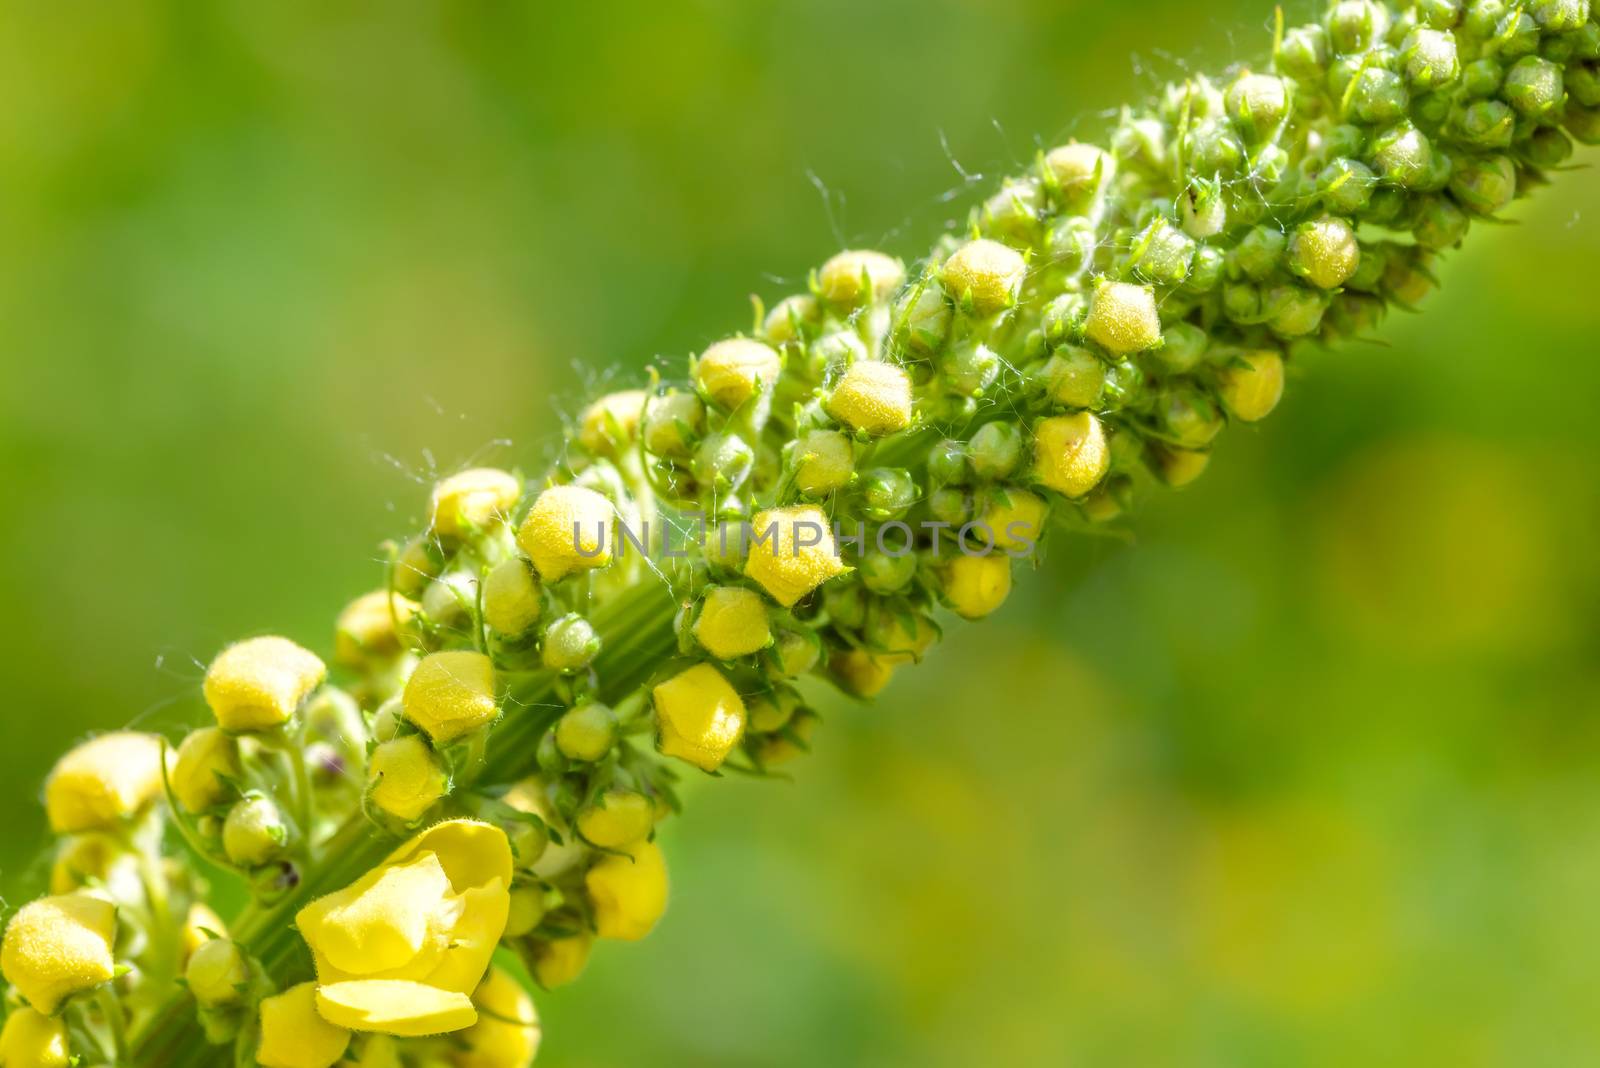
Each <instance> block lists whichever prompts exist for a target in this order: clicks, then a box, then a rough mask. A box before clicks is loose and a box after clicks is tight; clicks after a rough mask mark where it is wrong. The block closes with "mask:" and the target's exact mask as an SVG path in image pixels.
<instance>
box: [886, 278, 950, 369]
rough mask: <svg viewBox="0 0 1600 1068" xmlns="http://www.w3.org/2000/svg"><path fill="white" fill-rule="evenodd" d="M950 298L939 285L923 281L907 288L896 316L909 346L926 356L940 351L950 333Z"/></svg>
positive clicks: (896, 321) (897, 307) (895, 313)
mask: <svg viewBox="0 0 1600 1068" xmlns="http://www.w3.org/2000/svg"><path fill="white" fill-rule="evenodd" d="M950 317H951V311H950V301H949V300H948V299H947V298H946V297H945V295H944V291H943V290H942V289H941V288H940V287H939V286H937V285H934V284H931V283H929V284H924V285H918V286H914V287H912V288H911V289H908V290H907V291H906V294H905V296H903V297H901V298H900V302H899V304H897V305H896V306H895V311H894V318H895V323H896V324H897V326H898V328H899V329H900V330H902V331H904V335H903V336H904V337H905V342H906V347H907V348H909V349H910V350H911V351H912V352H915V353H918V354H919V355H923V356H926V355H928V354H929V353H933V352H937V351H939V349H940V348H941V347H942V346H943V345H944V339H945V338H946V337H947V336H949V334H950Z"/></svg>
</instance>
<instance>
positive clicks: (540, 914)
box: [505, 885, 545, 938]
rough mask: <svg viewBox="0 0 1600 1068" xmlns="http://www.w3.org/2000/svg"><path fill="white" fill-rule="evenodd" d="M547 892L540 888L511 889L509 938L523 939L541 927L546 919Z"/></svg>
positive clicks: (507, 920) (507, 934)
mask: <svg viewBox="0 0 1600 1068" xmlns="http://www.w3.org/2000/svg"><path fill="white" fill-rule="evenodd" d="M544 900H545V892H544V890H543V889H541V888H540V887H538V886H532V885H523V886H514V887H512V888H511V907H510V908H509V909H508V910H507V912H506V931H505V937H507V938H521V937H522V936H523V935H525V934H528V933H529V932H531V931H532V930H533V929H534V928H535V927H537V926H539V923H540V921H542V920H543V919H544V913H545V905H544Z"/></svg>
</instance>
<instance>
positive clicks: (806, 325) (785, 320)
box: [651, 293, 822, 451]
mask: <svg viewBox="0 0 1600 1068" xmlns="http://www.w3.org/2000/svg"><path fill="white" fill-rule="evenodd" d="M821 321H822V305H821V304H820V303H819V302H818V301H817V298H816V297H813V296H812V295H811V294H810V293H795V294H793V295H791V296H787V297H784V298H783V299H782V300H780V301H778V303H776V304H774V305H773V306H772V310H771V311H769V312H768V313H767V317H766V318H765V319H763V320H762V322H761V340H763V341H765V342H766V343H767V344H769V345H771V346H772V347H773V348H782V347H783V346H784V345H787V344H790V343H791V342H799V341H804V340H805V339H806V338H807V337H808V336H810V334H811V333H812V332H813V331H814V330H815V329H816V326H817V324H818V323H820V322H821ZM651 451H655V450H651Z"/></svg>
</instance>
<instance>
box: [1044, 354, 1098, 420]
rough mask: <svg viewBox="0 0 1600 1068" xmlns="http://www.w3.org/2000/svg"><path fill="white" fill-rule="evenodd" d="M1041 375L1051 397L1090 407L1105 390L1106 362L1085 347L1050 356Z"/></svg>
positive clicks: (1075, 405) (1062, 402) (1078, 405)
mask: <svg viewBox="0 0 1600 1068" xmlns="http://www.w3.org/2000/svg"><path fill="white" fill-rule="evenodd" d="M1040 377H1041V378H1042V379H1043V381H1044V385H1045V390H1046V392H1047V393H1048V395H1049V397H1050V399H1051V400H1053V401H1055V402H1056V403H1057V404H1060V405H1062V406H1063V407H1067V408H1093V407H1096V406H1097V405H1099V403H1100V398H1101V397H1102V396H1104V394H1105V390H1106V365H1105V364H1104V363H1102V362H1101V360H1100V357H1098V356H1096V355H1095V354H1094V353H1092V352H1090V351H1089V350H1088V349H1080V348H1068V349H1065V350H1063V351H1062V352H1061V353H1059V354H1057V355H1055V356H1052V357H1050V359H1049V360H1048V361H1047V362H1046V363H1045V365H1044V370H1043V373H1042V374H1041V375H1040Z"/></svg>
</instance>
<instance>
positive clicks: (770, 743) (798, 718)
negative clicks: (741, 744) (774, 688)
mask: <svg viewBox="0 0 1600 1068" xmlns="http://www.w3.org/2000/svg"><path fill="white" fill-rule="evenodd" d="M819 722H821V717H820V716H818V715H817V714H816V713H815V712H813V711H812V710H811V709H809V708H803V709H800V710H799V711H798V712H797V713H796V714H795V716H794V718H793V719H792V720H791V721H790V722H789V723H788V724H787V725H786V726H785V727H784V728H783V729H782V730H780V731H778V732H775V733H769V734H762V735H757V736H755V737H752V738H751V739H750V756H751V758H752V759H753V760H754V761H755V762H756V764H757V765H758V766H760V767H763V768H770V767H774V766H776V765H778V764H783V763H786V762H787V761H790V760H793V759H795V758H796V757H799V756H801V755H803V754H804V753H806V752H807V751H808V750H809V749H810V747H811V736H812V734H813V733H815V731H816V726H817V724H818V723H819Z"/></svg>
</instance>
